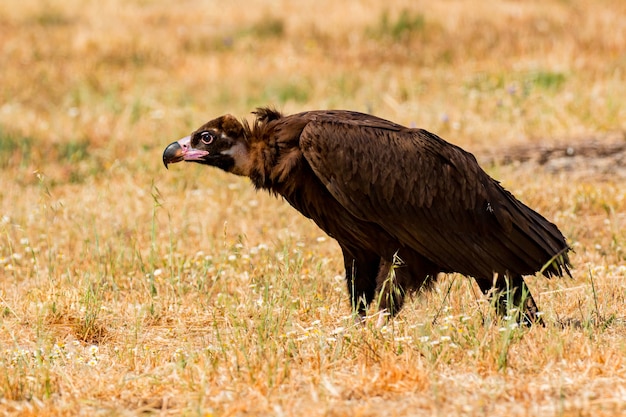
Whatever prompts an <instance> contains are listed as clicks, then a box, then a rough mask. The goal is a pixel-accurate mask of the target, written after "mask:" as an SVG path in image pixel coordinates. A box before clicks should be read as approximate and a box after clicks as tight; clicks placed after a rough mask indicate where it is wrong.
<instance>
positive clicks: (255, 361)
mask: <svg viewBox="0 0 626 417" xmlns="http://www.w3.org/2000/svg"><path fill="white" fill-rule="evenodd" d="M226 3H227V2H211V1H200V0H184V1H181V2H167V1H162V0H134V1H122V0H103V1H100V2H85V1H81V0H64V1H60V0H47V1H45V2H42V1H38V0H21V1H16V0H4V1H2V2H1V3H0V39H1V41H0V68H1V74H2V84H1V88H0V95H1V96H0V166H1V168H2V170H1V171H0V178H1V182H0V184H1V186H0V307H1V308H0V317H1V321H0V323H1V324H0V364H1V367H0V369H1V371H0V414H15V415H33V416H34V415H38V416H47V415H136V414H144V413H148V414H155V415H200V416H212V415H224V416H242V415H277V416H280V415H286V416H290V415H305V414H306V415H311V416H344V415H345V416H370V415H371V416H374V415H394V416H403V415H489V416H492V415H508V416H513V415H524V416H526V415H563V416H570V415H571V416H573V415H576V416H600V415H614V414H619V413H626V344H625V342H624V340H625V338H624V336H626V322H625V320H624V318H625V316H626V307H625V306H624V299H625V297H626V277H625V274H626V263H625V262H624V259H625V254H624V244H625V242H626V232H625V231H624V230H625V226H626V216H625V214H624V213H625V212H626V201H625V193H626V191H625V187H624V179H623V178H620V177H613V178H611V177H609V178H607V177H606V176H604V177H603V178H602V179H598V178H595V177H593V176H576V175H573V174H575V173H576V167H574V171H573V172H556V173H551V172H546V171H545V170H542V169H541V168H537V167H530V168H529V167H525V166H524V165H522V166H493V167H488V168H489V170H490V172H491V173H492V174H493V175H495V176H496V177H497V178H499V179H500V180H502V181H503V183H504V184H505V186H506V187H507V188H509V189H510V190H512V191H513V192H514V193H515V194H516V195H518V196H519V197H520V198H521V199H522V200H524V201H525V202H527V203H528V204H529V205H531V206H532V207H534V208H536V209H538V210H539V211H540V212H542V213H543V214H545V215H546V216H547V217H548V218H550V219H553V220H554V221H555V222H556V223H557V224H558V225H559V226H560V228H561V229H562V231H563V232H564V233H565V234H566V235H567V236H568V238H569V239H570V241H571V242H572V244H573V245H574V247H575V250H576V253H575V254H574V255H573V262H574V263H575V266H576V269H575V271H574V278H573V279H572V280H570V279H564V280H552V281H548V280H546V279H544V278H540V277H537V278H531V279H530V280H529V284H530V286H531V288H532V289H533V291H534V293H535V294H536V295H537V298H538V302H539V304H540V306H541V308H542V309H543V311H544V313H545V317H546V321H547V322H548V325H547V327H546V328H533V329H530V330H529V329H520V328H517V327H515V326H514V325H512V324H511V323H508V322H507V321H500V320H498V319H497V318H496V317H494V315H493V313H492V311H491V309H490V308H489V306H488V305H486V302H485V301H484V300H483V298H482V297H481V296H480V295H478V291H477V290H476V288H475V287H474V286H473V285H472V284H471V283H470V281H469V280H468V279H466V278H465V277H461V276H456V275H452V276H448V277H445V278H443V279H442V280H441V282H440V284H439V285H437V287H436V289H435V291H433V292H430V293H427V294H423V295H421V296H420V297H416V298H415V299H414V300H413V301H412V302H410V303H409V305H408V306H407V307H406V309H405V310H404V311H403V312H402V314H401V315H400V316H399V317H398V318H397V319H396V320H395V321H394V322H393V323H392V324H391V325H390V326H389V327H387V328H384V329H382V330H378V329H375V328H374V327H373V326H371V325H370V324H368V325H366V326H355V325H353V321H352V318H351V317H350V310H349V306H348V301H347V294H346V291H345V288H344V287H345V284H344V283H343V281H342V278H341V274H342V273H343V271H342V262H341V258H340V251H339V250H338V247H337V245H336V244H335V243H334V242H333V241H332V240H331V239H329V238H326V237H324V236H323V234H322V233H321V232H320V231H319V229H317V228H316V226H315V225H314V224H312V223H311V222H309V221H307V220H305V219H304V218H303V217H302V216H300V215H299V214H298V213H296V212H295V211H294V210H292V209H291V208H290V207H288V205H287V204H286V203H284V202H281V201H279V200H276V199H273V198H270V197H269V196H267V195H265V194H263V193H256V192H254V191H253V190H252V189H251V187H250V186H249V184H248V182H247V180H245V179H241V178H236V177H232V176H228V175H226V174H223V173H221V172H218V171H217V170H213V169H207V168H203V167H200V166H192V165H186V166H174V167H173V168H172V169H171V170H170V171H165V170H164V169H163V167H162V165H161V152H162V150H163V148H164V146H165V145H166V144H168V143H169V142H171V141H172V140H175V139H177V138H179V137H181V136H183V135H185V134H187V133H188V132H189V131H190V130H191V129H192V128H194V127H196V126H197V125H199V124H201V123H203V122H205V121H206V120H208V119H210V118H213V117H216V116H218V115H221V114H223V113H227V112H230V113H233V114H235V115H237V116H239V117H244V116H247V114H248V113H249V111H251V110H252V109H253V108H254V107H255V106H259V105H267V104H269V105H274V106H276V107H278V108H280V109H282V110H284V111H285V112H288V113H291V112H295V111H300V110H306V109H314V108H348V109H353V110H359V111H368V112H372V113H375V114H377V115H379V116H382V117H385V118H388V119H391V120H394V121H397V122H400V123H403V124H406V125H410V124H415V125H417V126H420V127H425V128H427V129H429V130H431V131H433V132H435V133H438V134H440V135H441V136H443V137H444V138H446V139H448V140H449V141H451V142H454V143H456V144H459V145H461V146H464V147H465V148H466V149H468V150H471V151H474V152H475V153H477V154H478V155H480V154H481V152H485V151H487V150H490V149H507V148H508V147H510V146H512V145H520V144H522V145H523V144H527V145H529V146H532V145H533V144H549V143H552V142H556V141H559V142H563V141H566V142H567V141H569V140H574V139H576V140H581V139H584V138H587V137H600V138H602V137H604V135H605V134H607V133H612V134H615V132H618V133H619V134H621V132H623V131H624V129H626V99H624V97H626V79H625V78H626V73H625V68H626V19H624V16H626V3H624V2H616V1H608V0H599V1H596V0H572V1H566V2H565V1H557V0H542V1H499V2H481V1H461V0H446V1H441V2H428V1H414V0H412V1H397V2H392V3H393V4H390V3H391V2H385V1H382V0H368V1H362V2H350V3H346V4H343V3H340V2H335V1H328V0H315V1H311V0H305V1H298V2H290V1H284V0H278V1H272V2H269V1H268V2H262V1H232V2H228V4H226ZM433 3H434V4H433ZM558 323H567V324H566V325H565V326H561V325H559V324H558Z"/></svg>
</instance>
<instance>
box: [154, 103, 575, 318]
mask: <svg viewBox="0 0 626 417" xmlns="http://www.w3.org/2000/svg"><path fill="white" fill-rule="evenodd" d="M254 114H255V115H256V120H255V121H254V123H253V124H252V125H250V124H248V122H247V121H245V120H244V121H243V122H239V121H238V120H237V119H236V118H235V117H233V116H231V115H225V116H222V117H219V118H217V119H215V120H211V121H210V122H208V123H206V124H205V125H204V126H202V127H200V128H199V129H198V130H196V131H195V132H193V133H192V134H191V136H187V137H185V138H183V139H181V140H179V141H177V142H174V143H172V144H170V145H169V146H168V147H167V148H166V149H165V151H164V153H163V162H164V163H165V166H166V167H167V165H168V164H170V163H174V162H179V161H190V162H197V163H200V164H205V165H212V166H215V167H218V168H221V169H223V170H224V171H226V172H231V173H233V174H236V175H243V176H247V177H249V178H250V179H251V180H252V183H253V184H254V186H255V187H256V188H257V189H266V190H268V191H269V192H270V193H272V194H275V195H280V196H282V197H283V198H284V199H285V200H287V201H288V202H289V204H291V205H292V206H293V207H294V208H295V209H296V210H298V211H299V212H300V213H302V214H303V215H305V216H306V217H308V218H310V219H312V220H313V221H314V222H315V223H316V224H317V225H318V226H319V227H320V228H321V229H322V230H324V232H326V233H327V234H328V235H329V236H331V237H333V238H334V239H336V240H337V241H338V242H339V245H340V246H341V250H342V251H343V258H344V265H345V269H346V281H347V287H348V292H349V294H350V299H351V302H352V306H353V308H354V310H355V311H357V312H358V313H359V314H360V315H361V316H364V315H365V314H366V311H367V308H368V306H369V305H370V303H372V301H373V300H374V298H375V295H376V294H377V293H378V294H379V296H378V297H377V300H378V303H379V308H380V310H381V311H384V312H388V313H389V314H391V315H392V316H393V315H394V314H396V313H397V312H398V311H399V310H400V309H401V308H402V304H403V301H404V296H405V294H406V293H407V292H409V291H415V290H419V289H422V288H427V287H428V286H429V284H430V283H431V282H433V281H434V280H436V279H437V275H438V274H439V273H440V272H443V273H452V272H458V273H461V274H463V275H466V276H470V277H473V278H474V279H475V280H476V282H477V283H478V286H479V287H480V289H481V290H482V291H483V292H484V293H485V294H489V295H490V296H491V297H495V307H496V309H497V310H498V312H499V313H500V314H506V312H507V305H510V303H512V304H513V305H515V306H517V307H520V309H519V311H520V312H521V313H522V314H520V315H519V316H518V317H519V318H520V320H523V321H524V322H529V323H532V322H536V321H540V317H538V315H537V313H538V309H537V305H536V304H535V301H534V300H533V298H532V296H531V294H530V292H529V290H528V287H527V286H526V284H525V282H524V279H523V278H522V276H523V275H533V274H535V273H537V272H541V273H542V274H543V275H545V276H547V277H550V276H553V275H557V276H563V275H564V274H565V273H567V274H568V275H569V267H570V262H569V258H568V251H569V250H570V248H569V246H568V245H567V243H566V241H565V238H564V237H563V235H562V234H561V232H560V231H559V229H558V228H557V227H556V226H555V225H554V224H552V223H550V222H549V221H548V220H546V219H545V218H544V217H543V216H541V215H540V214H539V213H537V212H535V211H534V210H532V209H531V208H529V207H527V206H526V205H524V204H523V203H521V202H520V201H519V200H517V199H516V198H515V197H514V196H513V195H512V194H511V193H509V192H508V191H506V190H505V189H504V188H502V186H500V184H499V183H498V182H497V181H495V180H494V179H492V178H491V177H490V176H489V175H487V173H485V171H483V170H482V169H481V168H480V166H479V165H478V163H477V162H476V159H475V158H474V156H473V155H472V154H470V153H468V152H465V151H464V150H463V149H461V148H459V147H457V146H455V145H452V144H450V143H448V142H446V141H444V140H443V139H441V138H440V137H438V136H436V135H434V134H432V133H430V132H427V131H426V130H422V129H409V128H406V127H404V126H401V125H398V124H395V123H393V122H390V121H387V120H383V119H380V118H377V117H375V116H371V115H367V114H362V113H357V112H352V111H338V110H332V111H330V110H329V111H309V112H304V113H299V114H294V115H291V116H283V115H282V114H281V113H279V112H277V111H275V110H272V109H268V108H262V109H258V110H257V111H256V112H255V113H254ZM392 267H393V268H392Z"/></svg>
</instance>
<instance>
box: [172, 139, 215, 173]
mask: <svg viewBox="0 0 626 417" xmlns="http://www.w3.org/2000/svg"><path fill="white" fill-rule="evenodd" d="M208 154H209V153H208V152H207V151H203V150H200V149H195V148H192V147H191V136H186V137H184V138H182V139H181V140H178V141H176V142H172V143H170V144H169V145H167V148H165V150H164V151H163V165H165V168H167V165H168V164H174V163H176V162H180V161H201V160H202V158H203V157H205V156H207V155H208Z"/></svg>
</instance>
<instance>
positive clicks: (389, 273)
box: [376, 258, 408, 327]
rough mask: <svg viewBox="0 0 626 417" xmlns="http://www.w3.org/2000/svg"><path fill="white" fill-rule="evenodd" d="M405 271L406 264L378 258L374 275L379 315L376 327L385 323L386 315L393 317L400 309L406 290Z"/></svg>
mask: <svg viewBox="0 0 626 417" xmlns="http://www.w3.org/2000/svg"><path fill="white" fill-rule="evenodd" d="M407 272H408V270H407V268H406V265H400V264H399V262H398V263H394V262H389V261H387V260H385V259H383V258H381V259H380V268H379V271H378V275H377V277H376V292H377V294H378V310H379V311H380V313H381V316H380V317H379V318H378V322H377V323H376V325H377V327H381V326H382V325H384V324H385V322H386V316H387V315H389V316H391V317H393V316H395V315H396V314H398V312H399V311H400V310H401V309H402V306H403V305H404V295H405V292H406V288H405V285H404V283H405V282H406V277H405V276H404V275H405V274H406V273H407ZM385 313H386V314H385Z"/></svg>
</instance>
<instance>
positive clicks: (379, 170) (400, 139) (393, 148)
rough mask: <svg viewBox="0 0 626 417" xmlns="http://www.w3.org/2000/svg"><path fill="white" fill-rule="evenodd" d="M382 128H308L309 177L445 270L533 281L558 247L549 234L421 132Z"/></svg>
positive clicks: (463, 157)
mask: <svg viewBox="0 0 626 417" xmlns="http://www.w3.org/2000/svg"><path fill="white" fill-rule="evenodd" d="M386 123H389V124H386ZM386 123H382V122H381V123H379V124H377V123H371V122H370V121H369V120H367V121H366V122H363V123H360V122H359V121H358V120H357V121H350V122H341V123H337V122H329V121H326V120H323V119H320V120H313V121H311V122H309V123H308V124H307V125H306V127H305V128H304V129H303V131H302V134H301V136H300V148H301V150H302V153H303V155H304V157H305V158H306V160H307V161H308V162H309V164H310V166H311V168H312V169H313V171H314V172H315V174H316V175H317V177H318V178H319V179H320V180H321V181H322V183H323V184H324V185H325V186H326V187H327V189H328V190H329V191H330V193H331V194H332V195H333V197H334V198H335V199H337V200H338V201H339V202H340V203H341V204H342V205H343V206H344V208H345V209H346V210H348V211H349V212H350V213H351V214H352V215H353V216H355V217H357V218H359V219H361V220H365V221H368V222H373V223H376V224H378V225H380V226H381V227H382V228H383V229H384V230H386V231H387V232H388V233H389V234H391V235H392V236H395V238H397V239H398V240H399V241H400V242H401V243H402V244H403V245H406V246H409V247H412V248H414V250H416V251H417V252H419V253H421V254H423V255H424V256H426V257H428V258H429V259H431V260H432V261H433V262H435V263H437V264H439V265H440V266H441V267H443V268H444V269H447V270H451V271H457V272H461V273H464V274H468V275H473V276H477V275H480V276H485V275H486V276H487V277H489V276H490V275H491V274H492V273H493V272H500V273H505V272H509V270H510V272H513V273H516V274H520V275H525V274H532V273H534V272H535V271H537V270H538V269H540V267H541V266H542V264H543V263H544V262H546V261H547V260H549V259H550V258H551V257H552V256H553V255H554V254H555V253H558V252H559V251H561V250H562V249H563V248H564V247H566V244H565V240H564V238H563V236H562V235H561V234H560V232H559V231H558V229H557V228H556V226H554V225H553V224H552V223H550V222H548V221H547V220H546V219H544V218H543V217H542V216H541V215H539V214H538V213H536V212H534V211H533V210H531V209H530V208H528V207H527V206H525V205H523V204H522V203H520V202H519V201H518V200H517V199H515V197H513V196H512V195H511V194H510V193H508V192H507V191H506V190H504V189H503V188H502V187H501V186H500V185H499V184H498V183H497V182H496V181H495V180H493V179H492V178H490V177H489V176H488V175H487V174H486V173H485V172H484V171H483V170H482V169H481V168H480V167H479V166H478V164H477V162H476V159H475V158H474V157H473V156H472V155H471V154H469V153H467V152H465V151H463V150H462V149H460V148H458V147H456V146H454V145H451V144H449V143H447V142H445V141H444V140H443V139H441V138H439V137H438V136H436V135H433V134H432V133H429V132H427V131H424V130H418V129H406V128H398V126H397V125H394V124H391V123H390V122H386ZM390 125H391V126H390ZM547 272H548V274H551V273H556V274H559V272H560V269H559V268H558V267H556V268H553V269H551V270H548V271H547Z"/></svg>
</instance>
